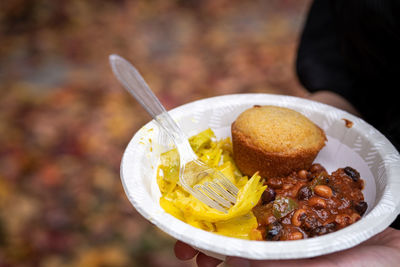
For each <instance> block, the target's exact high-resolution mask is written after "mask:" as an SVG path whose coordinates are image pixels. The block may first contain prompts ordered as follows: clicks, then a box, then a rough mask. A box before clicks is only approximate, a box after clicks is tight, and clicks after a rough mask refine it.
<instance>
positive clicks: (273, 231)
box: [266, 222, 282, 241]
mask: <svg viewBox="0 0 400 267" xmlns="http://www.w3.org/2000/svg"><path fill="white" fill-rule="evenodd" d="M281 231H282V225H281V224H280V223H279V222H274V223H270V224H268V225H267V231H266V232H267V233H266V239H267V240H270V241H277V240H279V238H280V237H281Z"/></svg>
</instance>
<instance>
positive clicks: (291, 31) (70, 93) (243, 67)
mask: <svg viewBox="0 0 400 267" xmlns="http://www.w3.org/2000/svg"><path fill="white" fill-rule="evenodd" d="M309 4H310V1H309V0H270V1H261V0H259V1H239V0H203V1H196V0H170V1H165V0H148V1H127V0H126V1H124V0H98V1H82V0H69V1H66V0H58V1H52V0H36V1H33V0H3V1H1V4H0V266H43V267H50V266H85V267H86V266H89V267H91V266H167V267H168V266H195V263H194V261H189V262H179V261H178V260H176V259H175V257H174V255H173V244H174V240H173V239H172V238H171V237H169V236H167V235H166V234H164V233H163V232H161V231H159V230H158V229H156V228H155V227H154V226H152V225H151V224H150V223H149V222H147V221H146V220H145V219H143V218H142V217H141V215H140V214H138V213H137V212H136V210H135V209H134V208H133V206H132V205H131V204H130V202H129V201H128V199H127V198H126V196H125V193H124V191H123V188H122V185H121V182H120V178H119V164H120V160H121V156H122V154H123V151H124V149H125V147H126V145H127V144H128V142H129V141H130V139H131V138H132V136H133V135H134V133H135V132H136V131H137V130H138V129H139V128H140V127H141V126H143V125H144V124H145V123H147V122H148V121H149V120H150V116H149V115H147V114H146V113H145V111H144V110H143V109H142V107H140V106H139V105H138V104H137V102H136V101H135V100H134V99H133V98H132V97H131V96H130V95H129V94H128V93H127V92H126V91H125V90H124V89H123V88H122V87H121V86H120V85H119V83H118V82H117V80H116V79H115V78H114V77H113V75H112V73H111V69H110V66H109V64H108V55H109V54H111V53H117V54H120V55H121V56H123V57H125V58H127V59H128V60H130V61H131V62H133V64H134V65H135V66H136V67H137V68H138V69H139V71H140V72H141V73H142V75H143V76H144V77H145V79H146V80H147V82H148V84H149V85H150V87H151V88H152V89H153V90H154V91H155V93H156V95H157V96H158V97H159V98H160V99H161V101H162V103H163V104H164V105H165V106H166V107H167V109H171V108H174V107H176V106H179V105H181V104H184V103H187V102H190V101H194V100H197V99H201V98H205V97H212V96H217V95H222V94H233V93H274V94H289V95H297V94H299V92H300V91H301V90H302V89H301V88H300V86H299V84H298V81H297V79H296V76H295V72H294V61H295V56H296V50H297V43H298V39H299V34H300V32H301V29H302V26H303V23H304V19H305V15H306V12H307V9H308V5H309Z"/></svg>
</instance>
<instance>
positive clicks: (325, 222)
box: [253, 164, 368, 241]
mask: <svg viewBox="0 0 400 267" xmlns="http://www.w3.org/2000/svg"><path fill="white" fill-rule="evenodd" d="M265 184H266V185H267V186H268V187H267V189H266V190H265V191H264V193H263V195H262V197H261V200H260V202H259V204H258V205H257V206H256V207H254V208H253V213H254V215H255V216H256V218H257V221H258V228H257V229H258V231H260V236H261V238H260V239H263V240H271V241H276V240H297V239H304V238H308V237H314V236H320V235H324V234H327V233H331V232H334V231H337V230H340V229H342V228H344V227H346V226H348V225H350V224H352V223H354V222H356V221H358V220H359V219H360V218H361V216H362V215H363V214H364V213H365V211H366V210H367V207H368V205H367V203H366V202H365V201H364V196H363V193H362V192H361V190H362V189H363V187H364V181H363V180H362V179H361V178H360V174H359V173H358V172H357V170H355V169H353V168H351V167H345V168H339V169H337V170H336V171H335V172H333V173H332V174H331V175H329V174H328V173H327V172H326V170H325V168H324V167H323V166H321V165H320V164H313V165H312V166H311V167H310V168H309V169H308V170H300V171H298V172H295V171H294V172H292V173H291V174H290V175H288V176H287V177H273V178H269V179H267V180H266V181H265Z"/></svg>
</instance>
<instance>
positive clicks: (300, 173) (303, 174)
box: [297, 170, 308, 180]
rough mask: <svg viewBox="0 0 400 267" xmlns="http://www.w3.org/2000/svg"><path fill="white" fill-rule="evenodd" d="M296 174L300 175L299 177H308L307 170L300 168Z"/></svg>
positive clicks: (304, 178)
mask: <svg viewBox="0 0 400 267" xmlns="http://www.w3.org/2000/svg"><path fill="white" fill-rule="evenodd" d="M297 175H298V176H299V177H300V179H303V180H306V179H307V178H308V171H306V170H301V171H299V172H298V173H297Z"/></svg>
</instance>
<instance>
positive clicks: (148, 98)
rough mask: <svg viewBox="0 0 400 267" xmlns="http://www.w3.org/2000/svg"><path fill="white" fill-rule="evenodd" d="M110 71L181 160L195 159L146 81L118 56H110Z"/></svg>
mask: <svg viewBox="0 0 400 267" xmlns="http://www.w3.org/2000/svg"><path fill="white" fill-rule="evenodd" d="M110 63H111V67H112V70H113V72H114V74H115V76H116V77H117V78H118V80H119V81H120V82H121V83H122V85H123V86H124V87H125V89H126V90H127V91H128V92H129V93H130V94H131V95H132V96H133V97H134V98H136V100H137V101H138V102H139V103H140V104H141V105H142V107H143V108H144V109H145V110H146V111H147V112H148V113H149V114H150V115H151V117H152V118H153V119H154V120H155V121H156V122H158V124H159V125H160V126H161V127H162V128H163V129H164V130H165V131H166V132H167V133H168V135H169V136H170V137H171V138H172V139H173V141H174V143H175V145H176V147H177V148H178V150H179V154H180V156H181V160H182V161H183V162H189V161H192V160H194V159H196V158H197V157H196V155H195V154H194V152H193V150H192V149H191V147H190V144H189V142H188V139H187V137H186V136H185V134H184V133H183V131H182V130H181V128H180V127H179V126H178V124H177V123H176V122H175V121H174V120H173V119H172V117H171V116H170V115H169V114H168V112H167V110H166V109H165V108H164V106H163V105H162V104H161V102H160V100H159V99H158V98H157V97H156V96H155V95H154V93H153V91H151V89H150V87H149V86H148V85H147V83H146V81H145V80H144V79H143V77H142V76H141V75H140V73H139V72H138V71H137V69H136V68H135V67H134V66H132V64H130V63H129V62H128V61H127V60H125V59H123V58H122V57H120V56H118V55H111V56H110Z"/></svg>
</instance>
